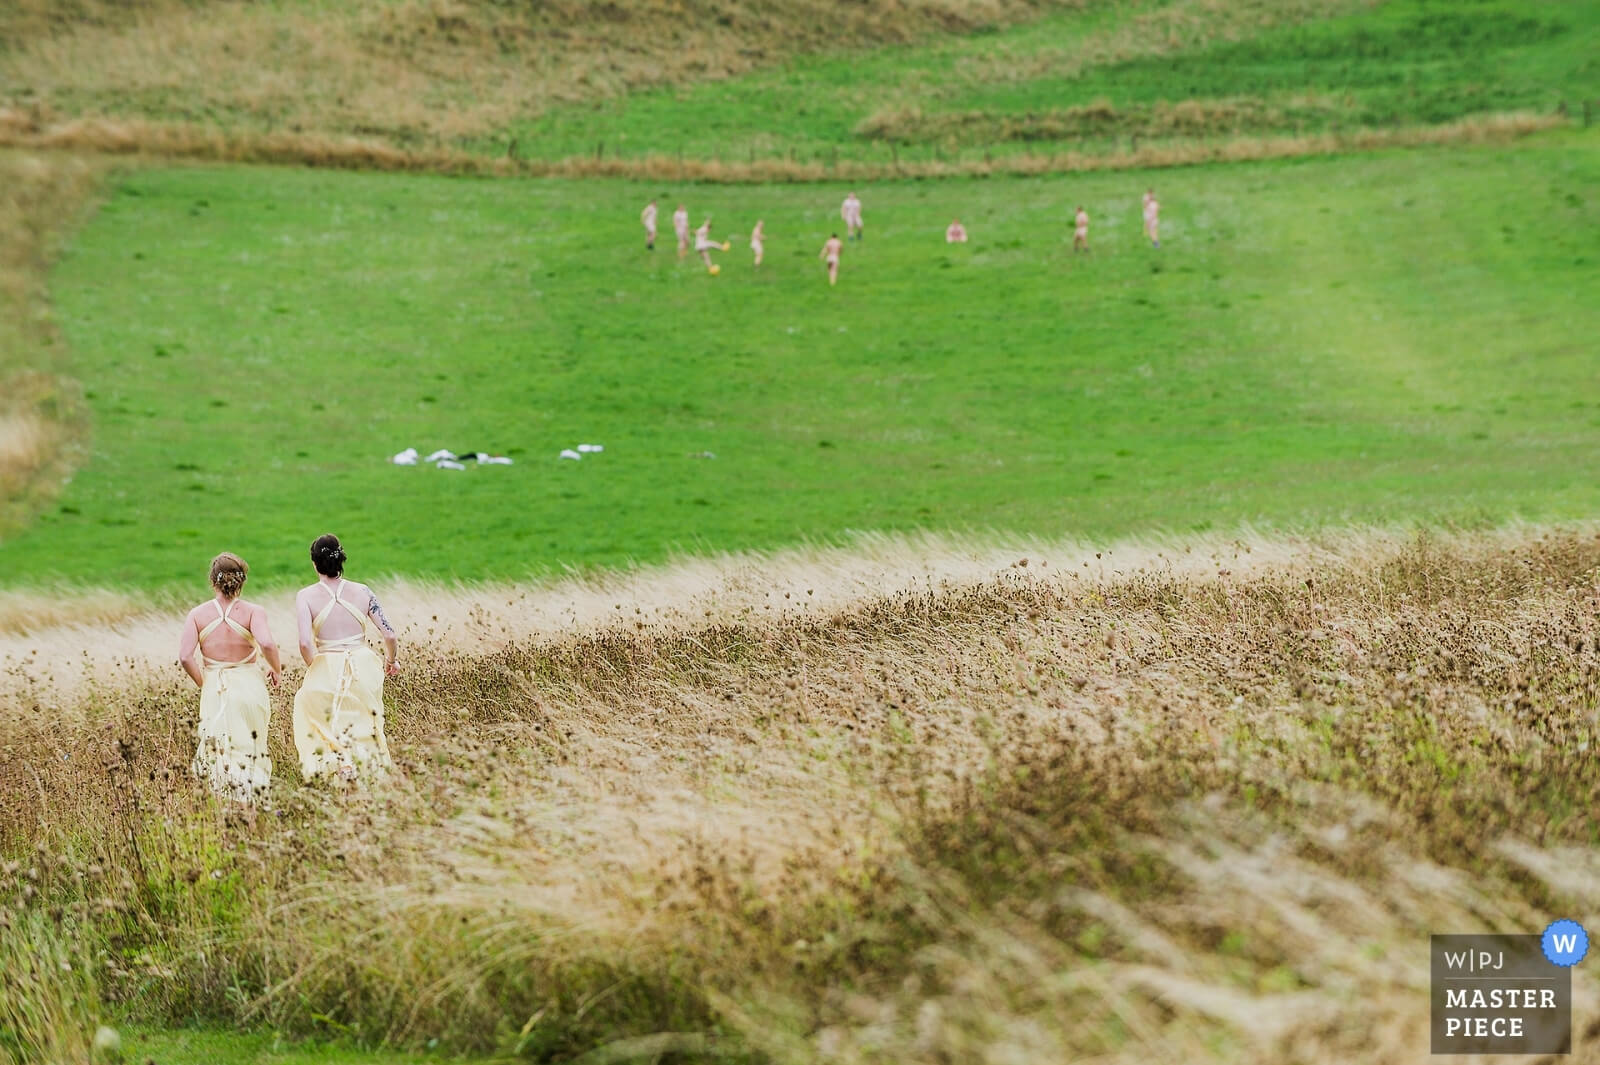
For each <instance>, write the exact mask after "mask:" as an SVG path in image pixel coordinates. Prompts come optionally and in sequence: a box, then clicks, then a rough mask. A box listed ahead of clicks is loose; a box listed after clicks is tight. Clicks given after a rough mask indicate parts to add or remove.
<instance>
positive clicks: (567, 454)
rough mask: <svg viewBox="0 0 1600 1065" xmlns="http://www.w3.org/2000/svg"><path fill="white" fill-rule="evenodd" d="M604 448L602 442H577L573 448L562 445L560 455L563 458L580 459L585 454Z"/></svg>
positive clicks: (596, 452) (592, 453) (594, 452)
mask: <svg viewBox="0 0 1600 1065" xmlns="http://www.w3.org/2000/svg"><path fill="white" fill-rule="evenodd" d="M605 449H606V447H605V445H604V444H579V445H578V446H577V447H575V448H571V447H564V448H562V449H561V457H562V458H564V459H581V458H583V456H585V455H596V454H599V453H600V452H602V451H604V450H605Z"/></svg>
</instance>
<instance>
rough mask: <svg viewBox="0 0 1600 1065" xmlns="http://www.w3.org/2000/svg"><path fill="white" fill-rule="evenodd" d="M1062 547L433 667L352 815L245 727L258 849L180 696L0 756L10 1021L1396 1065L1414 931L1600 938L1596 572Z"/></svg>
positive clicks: (1532, 549)
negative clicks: (67, 971) (196, 757)
mask: <svg viewBox="0 0 1600 1065" xmlns="http://www.w3.org/2000/svg"><path fill="white" fill-rule="evenodd" d="M923 546H924V548H926V547H927V545H923ZM1056 546H1057V547H1058V548H1060V549H1061V550H1062V552H1063V553H1061V554H1057V553H1056V551H1055V549H1053V548H1051V546H1050V545H1043V546H1041V545H1032V547H1033V548H1036V549H1038V550H1032V549H1030V552H1029V554H1028V556H1027V558H1026V565H1024V564H1023V561H1024V560H1023V558H1022V557H1014V558H1010V560H1009V562H1008V563H1005V564H1003V565H1002V564H999V560H1000V559H1002V558H1004V557H1005V556H1004V555H1002V554H1000V553H999V552H996V553H995V554H992V555H985V556H983V557H978V558H973V557H954V556H956V555H963V554H965V552H957V553H949V552H944V553H940V552H938V551H934V552H931V553H930V552H927V551H924V554H931V556H932V557H929V558H925V559H923V560H920V561H919V560H918V559H917V557H916V552H915V551H914V550H911V549H909V548H907V547H906V546H905V545H901V546H900V547H898V548H896V549H895V550H894V551H893V552H889V551H888V550H887V548H885V547H880V548H879V555H880V556H884V557H889V556H891V555H892V557H893V558H895V559H897V560H898V561H896V562H895V563H894V566H893V567H890V568H889V569H885V562H884V558H883V557H880V558H879V559H877V560H870V559H869V560H867V561H863V562H852V561H851V560H850V559H849V557H848V556H847V555H845V554H834V555H828V554H826V553H824V554H822V555H817V556H814V557H810V558H807V557H799V556H797V557H795V558H791V559H789V560H787V561H783V560H778V561H766V562H763V561H761V560H751V561H750V562H749V565H748V568H747V569H745V570H743V571H739V570H736V569H728V568H724V569H723V570H722V571H721V573H722V576H721V579H722V580H723V581H724V583H723V584H722V585H719V586H717V587H716V588H715V589H714V590H713V589H707V588H705V587H703V581H704V577H705V572H704V571H702V572H701V573H700V575H699V577H693V576H692V575H678V574H667V575H665V576H662V577H660V578H658V580H659V583H658V584H655V585H652V583H651V581H652V578H651V577H650V575H648V574H642V575H635V576H634V577H631V578H626V579H625V580H626V581H629V582H632V583H629V584H626V585H619V586H613V587H605V588H596V589H595V590H594V591H595V595H594V603H593V604H592V606H593V607H594V608H599V607H601V606H602V604H604V600H606V599H612V602H610V603H609V604H604V605H605V606H607V607H608V608H609V609H610V610H611V612H612V613H613V614H614V615H618V614H620V617H617V618H616V620H615V621H613V622H611V623H609V624H604V625H602V624H599V622H598V617H597V615H599V614H601V613H603V612H604V610H603V609H592V610H591V611H590V612H589V613H587V614H586V615H584V612H583V611H580V610H578V609H577V608H576V607H575V606H572V604H571V603H570V602H569V604H568V606H569V607H571V608H572V609H573V612H574V614H575V615H583V620H586V621H588V622H589V625H588V626H582V627H579V628H578V629H577V630H576V631H573V632H571V633H566V632H563V633H559V634H551V633H548V632H543V633H542V634H540V635H537V636H535V637H534V638H531V639H523V638H515V637H516V635H517V634H514V633H513V634H509V636H510V638H508V639H507V640H506V641H505V642H503V643H497V644H496V645H495V646H493V647H490V648H485V649H484V650H483V652H482V653H478V654H470V653H462V652H461V651H460V650H456V649H449V650H443V649H441V650H439V651H437V652H435V653H432V654H430V653H427V652H419V653H418V654H417V655H416V656H414V657H413V659H412V662H411V668H410V669H409V671H408V672H407V673H406V675H405V676H404V677H403V678H401V679H400V680H398V681H396V682H394V683H393V684H392V686H391V691H390V696H391V700H392V710H391V722H392V734H393V735H394V736H395V737H396V740H397V744H398V746H399V747H400V748H401V753H402V762H403V769H402V770H401V772H400V773H399V774H398V775H397V777H396V778H395V779H394V780H393V781H392V782H391V783H390V784H389V785H388V786H387V787H384V788H382V789H380V793H379V794H378V795H375V796H371V797H354V796H352V797H340V796H336V795H329V794H325V793H321V792H315V791H308V790H306V789H301V788H297V787H295V786H294V785H293V783H292V777H293V772H292V768H289V759H288V758H287V757H286V755H287V753H288V752H287V748H286V745H285V740H286V737H285V736H283V735H281V734H279V733H275V734H274V736H273V743H274V748H275V754H276V755H277V756H278V758H279V763H280V775H281V776H282V777H283V778H284V781H283V785H284V786H283V788H282V789H281V791H280V792H279V793H277V794H276V795H275V796H274V802H275V806H276V809H275V812H274V813H273V814H271V815H267V816H263V817H262V818H261V819H260V820H259V821H258V822H257V823H256V824H255V825H254V826H253V827H252V826H249V825H245V824H241V823H238V822H237V820H236V819H228V818H224V817H220V816H218V814H217V813H216V812H214V811H213V810H212V809H211V808H210V806H209V803H208V801H207V800H206V799H205V798H204V797H203V796H200V795H197V794H196V793H195V792H194V790H193V789H192V788H191V787H190V786H189V785H188V783H187V781H186V779H185V773H184V769H185V764H186V761H187V758H188V756H189V754H190V749H191V747H192V742H193V741H192V730H193V721H192V715H193V702H194V697H193V694H192V692H191V691H188V690H185V689H184V688H183V687H182V686H181V685H180V684H178V683H177V682H176V681H175V680H170V679H169V680H166V681H158V682H154V683H152V682H150V681H149V680H148V679H147V678H145V677H144V676H139V677H136V678H131V679H129V680H123V679H119V678H117V677H115V676H112V677H101V678H100V679H99V680H98V681H97V682H96V683H95V684H94V685H92V686H90V687H89V688H88V689H86V691H85V693H84V694H83V695H82V696H81V697H78V698H76V699H74V700H73V701H72V702H71V703H70V705H67V706H64V707H62V708H60V709H59V710H58V711H57V712H54V713H50V714H40V713H26V712H23V713H12V714H8V715H7V716H6V718H5V721H6V725H5V726H4V730H3V732H0V742H3V743H4V744H5V749H6V751H7V754H8V758H7V759H6V760H5V761H4V762H3V763H0V811H3V814H0V817H3V819H4V820H3V822H0V823H3V824H5V825H6V826H8V828H9V829H10V835H11V842H10V843H9V844H7V847H8V849H9V855H10V856H11V858H12V859H13V861H12V862H11V863H10V864H6V865H4V866H0V870H3V871H0V929H4V930H5V933H4V934H3V935H0V950H3V951H5V952H6V953H5V954H4V956H3V957H0V961H3V962H4V964H0V1008H3V1007H4V1006H5V1005H6V1003H7V1002H13V1003H14V1002H20V1001H22V996H21V995H19V994H18V993H17V990H16V989H17V987H19V986H22V984H23V982H24V981H25V979H26V977H25V975H19V974H26V973H29V972H32V970H30V969H27V968H26V967H22V966H19V965H17V964H16V961H17V959H18V957H19V952H22V951H24V950H30V951H42V950H54V951H57V952H58V953H59V954H60V955H61V956H62V957H71V958H77V959H79V962H78V963H76V964H75V965H74V969H73V972H75V973H79V976H78V977H76V978H75V980H76V982H74V983H70V984H68V983H65V982H62V981H54V983H51V984H50V986H49V987H46V986H45V983H46V982H45V981H44V980H43V977H39V976H37V975H36V976H35V977H34V978H33V980H34V982H33V983H32V984H28V985H27V987H28V988H30V989H31V992H32V994H33V996H34V997H33V999H31V1000H30V1001H39V997H38V996H39V994H40V993H41V991H48V992H49V993H50V994H52V995H54V996H55V998H53V999H49V1001H50V1002H51V1003H52V1004H53V1008H54V1015H55V1016H56V1017H58V1018H73V1019H71V1020H65V1021H62V1022H61V1023H67V1024H79V1025H87V1024H89V1023H90V1022H92V1021H93V1019H94V1018H95V1016H96V1015H97V1014H98V1013H99V1012H100V1011H102V1010H106V1009H111V1008H120V1009H131V1010H134V1011H135V1012H138V1013H141V1014H142V1015H144V1016H146V1017H150V1018H153V1019H160V1018H163V1017H188V1016H195V1015H199V1016H210V1017H215V1018H219V1019H227V1018H232V1019H254V1020H258V1021H269V1022H271V1023H272V1024H275V1025H280V1026H283V1027H285V1028H287V1029H294V1030H317V1029H318V1028H319V1027H320V1026H323V1025H325V1024H328V1023H333V1024H337V1025H339V1026H343V1027H346V1028H349V1029H352V1030H354V1031H356V1032H357V1033H359V1034H360V1035H362V1036H363V1037H366V1038H373V1039H379V1038H387V1039H390V1040H393V1041H396V1042H400V1043H416V1042H422V1041H425V1040H427V1039H430V1038H440V1039H442V1040H444V1041H445V1042H446V1043H447V1044H453V1045H457V1046H462V1047H473V1048H480V1049H481V1048H485V1047H499V1048H500V1049H502V1050H505V1051H508V1052H516V1053H520V1054H526V1055H531V1056H535V1057H545V1058H550V1057H570V1056H572V1055H574V1054H577V1053H580V1052H583V1051H586V1050H590V1049H593V1048H595V1047H597V1046H601V1045H605V1044H613V1045H612V1046H611V1051H610V1052H609V1053H613V1054H615V1055H617V1056H621V1055H623V1054H625V1053H638V1054H643V1055H645V1056H648V1055H649V1054H651V1053H656V1052H661V1051H664V1050H672V1049H676V1050H678V1051H682V1052H685V1053H687V1054H688V1055H689V1056H691V1057H693V1056H696V1055H699V1056H711V1055H718V1056H735V1057H746V1056H753V1055H764V1056H765V1057H766V1058H767V1059H768V1060H775V1061H796V1062H798V1061H851V1062H856V1061H859V1062H870V1061H927V1062H936V1061H956V1060H959V1061H994V1062H1001V1061H1044V1060H1068V1059H1077V1058H1083V1057H1095V1058H1096V1060H1105V1061H1112V1062H1115V1061H1128V1062H1134V1061H1152V1060H1188V1061H1250V1062H1255V1061H1259V1062H1268V1061H1271V1062H1281V1061H1302V1062H1333V1061H1339V1062H1346V1061H1355V1060H1360V1061H1373V1062H1389V1061H1393V1062H1402V1061H1404V1062H1410V1061H1415V1060H1418V1059H1419V1058H1420V1057H1421V1056H1422V1055H1423V1054H1425V1053H1426V1039H1427V997H1426V982H1427V975H1426V973H1427V966H1426V956H1427V935H1428V933H1429V932H1433V931H1466V930H1473V929H1482V930H1500V931H1527V930H1531V929H1537V928H1539V927H1541V926H1542V924H1543V923H1544V922H1545V921H1546V920H1548V919H1550V918H1552V917H1555V916H1569V917H1574V918H1577V919H1578V920H1580V921H1585V922H1587V923H1592V922H1594V921H1595V920H1596V918H1597V917H1600V891H1597V889H1596V887H1595V885H1596V884H1597V883H1600V881H1597V880H1596V879H1595V878H1594V877H1593V876H1592V875H1591V873H1592V871H1596V870H1600V849H1597V848H1596V846H1595V843H1594V840H1593V837H1592V830H1591V822H1590V820H1589V817H1588V811H1589V810H1591V809H1592V806H1593V802H1594V800H1595V798H1596V797H1597V796H1600V764H1597V763H1596V760H1595V759H1594V758H1593V757H1592V753H1591V752H1590V750H1589V745H1590V744H1592V743H1593V742H1594V741H1595V739H1596V738H1597V737H1596V730H1597V724H1596V705H1597V686H1600V649H1597V646H1596V636H1597V634H1596V632H1595V626H1594V617H1595V614H1596V611H1597V608H1600V583H1597V582H1600V538H1597V537H1596V535H1595V534H1594V532H1593V531H1589V530H1568V531H1557V532H1547V531H1540V530H1512V531H1509V532H1507V533H1503V534H1497V535H1492V536H1489V535H1486V536H1481V537H1460V538H1452V539H1440V538H1434V537H1427V536H1425V537H1422V538H1411V539H1405V538H1400V537H1384V536H1367V537H1357V536H1350V537H1347V538H1344V539H1341V540H1325V541H1321V542H1306V543H1281V544H1270V543H1264V542H1254V541H1243V542H1240V543H1237V544H1234V545H1231V546H1227V547H1224V546H1223V545H1221V544H1199V545H1189V546H1190V549H1189V550H1188V551H1185V550H1184V549H1183V546H1182V545H1179V546H1177V547H1165V548H1151V549H1149V551H1148V553H1145V554H1141V555H1139V556H1138V558H1137V564H1135V561H1136V559H1135V554H1136V553H1135V552H1134V551H1132V550H1119V551H1114V552H1112V553H1111V554H1109V555H1108V554H1107V553H1106V552H1104V551H1102V552H1101V557H1100V558H1094V557H1088V558H1080V557H1078V554H1077V553H1076V552H1073V551H1070V550H1068V549H1067V548H1066V547H1065V545H1056ZM1158 551H1159V553H1158ZM1041 552H1042V554H1041ZM818 567H831V572H833V573H836V574H840V575H842V578H843V579H842V580H840V581H839V582H838V583H837V584H836V585H828V584H825V583H822V578H823V577H825V576H826V575H827V573H826V572H825V571H824V569H823V568H818ZM875 571H876V572H877V573H878V574H879V575H878V576H876V577H874V576H871V574H873V573H874V572H875ZM687 572H688V571H686V573H687ZM736 573H737V574H738V579H737V580H735V579H734V578H735V574H736ZM891 573H897V574H898V575H899V577H900V580H899V581H898V583H885V584H884V585H882V586H881V587H878V588H877V589H876V590H874V589H872V588H870V587H862V586H860V585H858V584H857V583H856V582H857V580H858V579H859V580H861V581H876V580H879V579H887V578H888V577H889V576H890V574H891ZM813 580H816V581H817V582H818V583H817V584H814V585H812V584H810V583H809V582H811V581H813ZM674 582H683V583H681V584H676V583H674ZM802 583H806V584H807V585H808V586H809V587H810V588H811V591H812V593H813V594H812V596H811V602H812V604H813V605H809V606H803V607H802V606H799V605H796V602H795V600H796V597H797V596H799V595H802V594H803V593H804V589H803V588H801V587H800V584H802ZM652 587H654V588H655V589H656V590H657V594H658V595H660V596H662V598H661V599H658V600H651V599H650V598H649V597H648V593H649V591H650V589H651V588H652ZM624 589H627V590H631V591H633V592H634V594H635V598H634V601H633V602H630V600H629V599H628V598H626V597H625V596H624V595H623V594H622V592H623V591H624ZM685 590H687V591H689V592H690V593H691V594H695V595H699V596H701V598H700V599H698V600H693V601H683V600H680V599H678V596H680V595H681V594H683V592H684V591H685ZM575 591H576V589H575V588H572V587H569V588H568V589H567V593H568V594H569V595H570V594H572V593H574V592H575ZM785 593H787V594H788V596H789V598H788V599H785V600H783V601H782V603H783V605H782V608H780V607H779V606H778V605H777V600H778V599H780V598H781V597H782V595H784V594H785ZM541 594H545V593H541ZM493 595H494V598H490V593H488V592H484V593H482V594H481V595H480V597H479V600H478V602H477V604H476V605H477V607H478V608H479V610H480V611H481V613H480V614H478V620H480V621H484V620H488V621H489V622H490V627H491V629H492V628H493V624H494V620H493V619H495V618H496V615H497V613H498V612H499V611H502V610H504V609H506V608H505V607H504V606H502V603H503V602H504V601H503V600H502V599H500V598H499V595H500V593H499V592H494V593H493ZM723 595H727V596H730V597H731V598H729V600H728V601H727V602H725V603H724V604H723V609H720V610H719V609H718V608H717V607H716V606H715V605H712V602H713V601H714V600H716V599H717V598H718V597H719V596H723ZM819 596H822V597H825V599H826V602H825V603H824V604H817V603H816V602H815V601H816V600H817V598H818V597H819ZM555 601H556V600H555V599H554V598H552V602H551V604H550V607H551V608H554V603H555ZM635 602H636V603H637V605H638V608H639V611H640V612H639V613H637V614H635V613H633V612H632V606H633V605H634V603H635ZM618 603H620V604H621V609H620V610H618V607H617V604H618ZM515 604H516V600H515V599H513V607H512V608H511V609H512V611H513V612H515V611H516V610H518V609H526V608H524V607H518V606H516V605H515ZM769 604H770V605H772V607H773V608H772V609H771V610H767V609H763V608H764V607H766V606H768V605H769ZM656 607H660V608H662V610H661V612H660V614H657V612H656V610H655V609H654V608H656ZM565 609H566V608H562V610H557V611H556V613H557V614H561V613H562V612H563V611H564V610H565ZM674 609H675V610H676V612H675V613H674V612H673V611H674ZM707 609H710V610H711V611H712V616H711V617H709V618H707V617H705V615H704V611H705V610H707ZM697 614H698V616H699V618H700V620H699V622H698V623H696V621H695V617H696V615H697ZM169 676H170V675H169ZM280 709H281V708H280ZM278 716H279V717H280V718H281V717H282V714H281V713H280V714H279V715H278ZM85 825H94V826H97V827H96V829H95V830H94V831H86V830H85V829H84V826H85ZM18 929H22V930H24V931H25V933H26V934H24V932H19V931H17V930H18ZM1574 988H1575V995H1576V999H1577V1003H1578V1009H1577V1010H1576V1016H1577V1017H1579V1018H1580V1019H1581V1018H1583V1017H1585V1016H1593V1015H1594V1011H1595V1009H1596V1007H1597V1006H1600V984H1597V982H1596V981H1595V980H1594V978H1593V977H1592V976H1590V975H1589V974H1588V971H1587V970H1585V969H1582V968H1580V969H1579V970H1577V972H1576V973H1575V979H1574ZM8 995H9V996H11V997H10V998H9V999H8V998H7V997H6V996H8ZM3 1016H4V1015H3V1014H0V1017H3ZM319 1018H320V1019H319ZM32 1023H33V1024H34V1027H33V1028H28V1029H25V1031H26V1032H27V1034H28V1035H29V1036H30V1038H33V1039H35V1040H36V1041H37V1042H39V1043H42V1042H43V1040H45V1039H46V1038H47V1037H48V1036H49V1034H50V1030H49V1028H48V1024H47V1023H46V1022H45V1021H42V1020H35V1021H34V1022H32ZM41 1025H42V1026H43V1027H41ZM618 1040H621V1041H622V1043H621V1045H620V1046H619V1045H614V1044H615V1041H618ZM1575 1057H1576V1058H1577V1059H1578V1060H1597V1059H1600V1027H1593V1026H1592V1027H1589V1028H1585V1029H1583V1030H1580V1031H1579V1032H1577V1033H1575Z"/></svg>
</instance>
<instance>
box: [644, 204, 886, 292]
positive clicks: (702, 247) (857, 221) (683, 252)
mask: <svg viewBox="0 0 1600 1065" xmlns="http://www.w3.org/2000/svg"><path fill="white" fill-rule="evenodd" d="M660 210H661V209H660V205H659V201H657V200H651V201H650V202H649V203H647V204H645V207H644V210H643V211H640V212H639V224H640V225H642V226H644V246H645V248H646V250H648V251H655V249H656V235H657V221H658V220H659V218H660ZM839 216H840V218H841V219H843V221H844V225H845V235H846V237H847V238H848V239H850V240H860V239H862V237H863V236H864V235H865V233H866V228H867V227H866V222H865V221H863V220H862V217H861V200H860V198H859V197H857V196H856V194H855V193H853V192H852V193H850V195H848V196H846V197H845V198H844V203H843V204H842V205H841V206H840V208H839ZM765 227H766V222H765V221H764V220H763V219H760V218H758V219H756V225H755V228H754V229H752V230H751V231H750V251H751V253H752V255H753V256H754V265H755V267H756V268H760V266H761V260H762V258H763V256H764V255H765V254H766V228H765ZM672 232H673V235H674V236H676V237H677V238H678V258H679V259H683V258H685V257H687V256H688V254H689V249H690V247H691V241H690V234H689V208H688V207H687V206H685V205H684V204H681V203H680V204H678V209H677V210H676V211H673V212H672ZM692 247H693V248H694V250H695V253H696V254H698V255H699V256H700V261H701V262H703V263H704V264H705V267H706V272H707V273H710V274H719V273H721V272H722V268H721V267H720V266H718V265H717V264H716V263H715V262H713V261H712V259H711V253H712V252H717V251H731V250H732V249H733V243H732V242H731V241H717V240H716V239H714V238H713V237H712V236H711V216H710V215H706V217H705V221H704V222H702V223H700V228H698V229H696V230H695V231H694V238H693V243H692ZM843 249H844V242H843V241H842V240H840V239H839V234H838V233H834V234H832V235H831V236H830V237H829V238H828V240H827V242H826V243H825V244H823V246H822V251H821V253H820V254H819V255H818V256H817V257H818V258H819V259H822V260H824V262H825V264H826V266H827V268H828V284H830V285H835V284H838V282H839V255H840V253H841V252H842V251H843Z"/></svg>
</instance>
